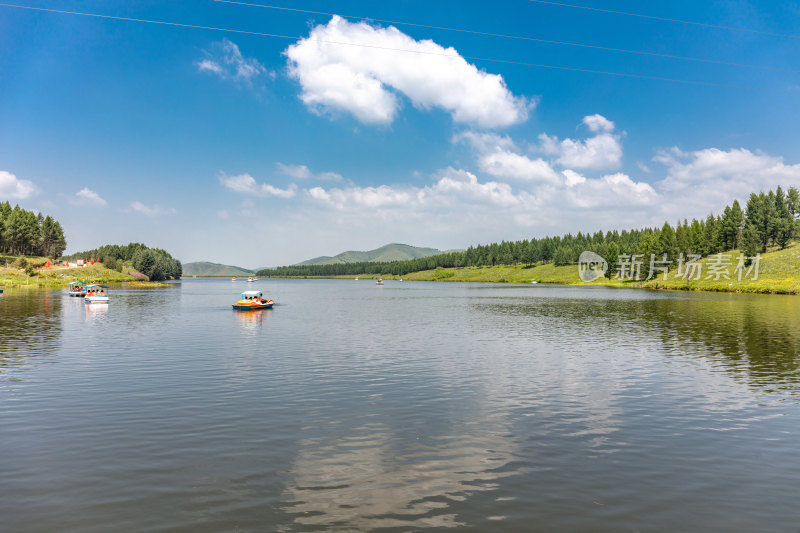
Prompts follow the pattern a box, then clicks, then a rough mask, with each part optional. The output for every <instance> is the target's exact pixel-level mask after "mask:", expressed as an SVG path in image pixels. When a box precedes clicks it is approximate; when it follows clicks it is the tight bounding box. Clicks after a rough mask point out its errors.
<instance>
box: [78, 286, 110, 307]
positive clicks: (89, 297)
mask: <svg viewBox="0 0 800 533" xmlns="http://www.w3.org/2000/svg"><path fill="white" fill-rule="evenodd" d="M109 288H110V287H109V286H108V285H99V284H93V285H87V286H86V297H85V298H84V299H83V301H84V302H86V303H87V304H107V303H108V294H107V292H106V289H109Z"/></svg>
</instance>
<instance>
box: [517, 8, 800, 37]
mask: <svg viewBox="0 0 800 533" xmlns="http://www.w3.org/2000/svg"><path fill="white" fill-rule="evenodd" d="M528 1H529V2H536V3H537V4H549V5H552V6H560V7H572V8H576V9H586V10H587V11H598V12H600V13H612V14H614V15H625V16H627V17H639V18H643V19H651V20H661V21H663V22H677V23H679V24H691V25H693V26H702V27H704V28H714V29H718V30H729V31H740V32H744V33H755V34H757V35H768V36H770V37H786V38H788V39H800V35H792V34H788V33H772V32H768V31H759V30H751V29H749V28H734V27H731V26H720V25H718V24H707V23H705V22H694V21H691V20H680V19H671V18H665V17H656V16H653V15H643V14H641V13H628V12H626V11H614V10H612V9H601V8H599V7H589V6H579V5H575V4H563V3H561V2H551V1H550V0H528Z"/></svg>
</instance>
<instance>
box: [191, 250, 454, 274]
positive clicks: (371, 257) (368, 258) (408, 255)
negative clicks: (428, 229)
mask: <svg viewBox="0 0 800 533" xmlns="http://www.w3.org/2000/svg"><path fill="white" fill-rule="evenodd" d="M441 253H442V251H441V250H437V249H435V248H418V247H416V246H409V245H407V244H387V245H385V246H381V247H380V248H376V249H375V250H370V251H368V252H354V251H349V252H342V253H340V254H339V255H335V256H333V257H329V256H321V257H315V258H314V259H309V260H307V261H303V262H302V263H297V264H298V265H338V264H342V263H375V262H386V261H406V260H409V259H419V258H421V257H428V256H430V255H437V254H441ZM185 269H186V267H184V271H185Z"/></svg>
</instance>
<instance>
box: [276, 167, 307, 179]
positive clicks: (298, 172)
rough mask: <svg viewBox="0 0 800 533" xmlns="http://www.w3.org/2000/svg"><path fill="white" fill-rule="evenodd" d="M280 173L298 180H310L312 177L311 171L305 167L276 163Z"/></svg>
mask: <svg viewBox="0 0 800 533" xmlns="http://www.w3.org/2000/svg"><path fill="white" fill-rule="evenodd" d="M275 166H276V167H278V171H279V172H280V173H281V174H286V175H287V176H291V177H293V178H295V179H298V180H304V179H308V178H310V177H311V176H312V174H311V171H310V170H309V169H308V167H307V166H305V165H284V164H283V163H275Z"/></svg>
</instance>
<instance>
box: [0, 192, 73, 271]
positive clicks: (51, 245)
mask: <svg viewBox="0 0 800 533" xmlns="http://www.w3.org/2000/svg"><path fill="white" fill-rule="evenodd" d="M66 248H67V240H66V238H65V237H64V230H63V229H62V228H61V224H60V223H59V222H58V221H57V220H55V219H54V218H52V217H51V216H49V215H48V216H43V215H42V214H41V213H34V212H33V211H28V210H25V209H22V208H21V207H20V206H19V205H15V206H14V207H13V208H12V207H11V204H10V203H9V202H8V201H5V202H2V203H0V251H2V252H5V253H11V254H16V255H29V256H30V255H38V256H44V257H49V258H51V259H56V258H58V257H60V256H61V254H62V253H64V250H65V249H66Z"/></svg>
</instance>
